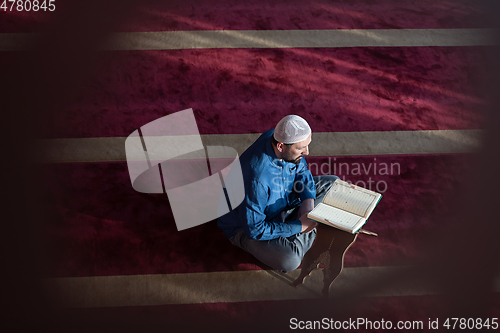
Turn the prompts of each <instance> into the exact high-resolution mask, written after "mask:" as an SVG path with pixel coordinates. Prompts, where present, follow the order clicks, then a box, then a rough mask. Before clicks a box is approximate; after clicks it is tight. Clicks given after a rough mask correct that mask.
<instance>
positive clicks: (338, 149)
mask: <svg viewBox="0 0 500 333" xmlns="http://www.w3.org/2000/svg"><path fill="white" fill-rule="evenodd" d="M481 134H482V131H481V130H477V129H475V130H472V129H468V130H428V131H380V132H337V133H328V132H326V133H314V134H313V141H312V143H311V146H310V156H351V155H393V154H441V153H466V152H472V151H474V150H477V149H478V148H479V144H480V137H481ZM259 135H260V134H254V133H252V134H209V135H202V136H201V137H202V141H203V143H204V144H205V145H206V146H229V147H233V148H234V149H236V151H238V153H239V154H240V155H241V154H242V153H243V152H244V151H245V149H246V148H247V147H248V146H250V145H251V144H252V143H253V142H254V141H255V140H256V139H257V138H258V136H259ZM125 139H126V138H123V137H111V138H78V139H73V138H66V139H45V140H41V141H39V142H38V144H39V145H40V147H39V149H36V151H37V152H38V153H39V156H38V160H39V161H42V162H45V163H57V162H107V161H125V160H126V157H125Z"/></svg>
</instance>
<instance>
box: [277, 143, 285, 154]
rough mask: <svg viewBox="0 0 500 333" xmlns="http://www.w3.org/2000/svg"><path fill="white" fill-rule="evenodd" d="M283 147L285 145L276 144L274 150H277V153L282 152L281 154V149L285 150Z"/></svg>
mask: <svg viewBox="0 0 500 333" xmlns="http://www.w3.org/2000/svg"><path fill="white" fill-rule="evenodd" d="M284 145H285V144H284V143H283V142H278V143H277V144H276V149H278V151H279V152H280V153H282V152H283V149H284V148H285V147H284Z"/></svg>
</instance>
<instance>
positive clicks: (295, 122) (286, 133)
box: [274, 114, 311, 144]
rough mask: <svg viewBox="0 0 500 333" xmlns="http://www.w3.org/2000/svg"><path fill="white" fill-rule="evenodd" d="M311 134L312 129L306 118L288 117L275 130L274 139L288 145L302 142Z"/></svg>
mask: <svg viewBox="0 0 500 333" xmlns="http://www.w3.org/2000/svg"><path fill="white" fill-rule="evenodd" d="M309 134H311V127H309V124H308V123H307V121H305V119H304V118H302V117H299V116H296V115H293V114H292V115H288V116H286V117H285V118H283V119H281V120H280V121H279V122H278V125H276V128H275V129H274V138H275V139H276V141H278V142H283V143H286V144H289V143H295V142H300V141H303V140H305V139H307V137H308V136H309Z"/></svg>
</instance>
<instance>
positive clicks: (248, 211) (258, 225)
mask: <svg viewBox="0 0 500 333" xmlns="http://www.w3.org/2000/svg"><path fill="white" fill-rule="evenodd" d="M250 187H251V189H250V191H248V192H247V196H246V198H245V201H244V204H245V205H246V207H245V209H243V210H242V211H243V214H244V215H245V216H244V217H243V221H245V226H244V228H245V233H246V235H247V236H248V237H250V238H252V239H255V240H270V239H275V238H278V237H289V236H292V235H295V234H298V233H300V232H301V231H302V224H301V223H300V221H299V220H295V221H290V222H286V223H285V222H281V221H271V220H266V218H267V216H266V214H265V209H266V207H267V205H268V204H269V193H268V191H267V188H266V187H265V186H263V185H262V184H261V183H259V182H257V181H253V182H252V183H251V184H250Z"/></svg>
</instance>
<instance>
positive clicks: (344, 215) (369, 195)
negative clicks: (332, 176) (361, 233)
mask: <svg viewBox="0 0 500 333" xmlns="http://www.w3.org/2000/svg"><path fill="white" fill-rule="evenodd" d="M381 198H382V194H380V193H377V192H374V191H371V190H367V189H365V188H363V187H359V186H356V185H352V184H350V183H348V182H345V181H342V180H340V179H337V180H336V181H335V182H334V183H333V185H332V187H331V188H330V189H329V190H328V192H327V193H326V195H325V197H324V198H323V201H322V202H321V203H319V204H318V205H317V206H316V207H315V208H314V209H313V210H312V211H310V212H309V214H307V217H308V218H310V219H312V220H315V221H317V222H321V223H324V224H326V225H329V226H331V227H334V228H338V229H340V230H344V231H347V232H350V233H351V234H354V233H356V232H357V231H358V230H359V229H360V228H361V227H362V226H363V225H364V224H365V223H366V220H368V217H369V216H370V214H371V213H372V212H373V210H374V209H375V207H376V206H377V204H378V202H379V201H380V199H381Z"/></svg>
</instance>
